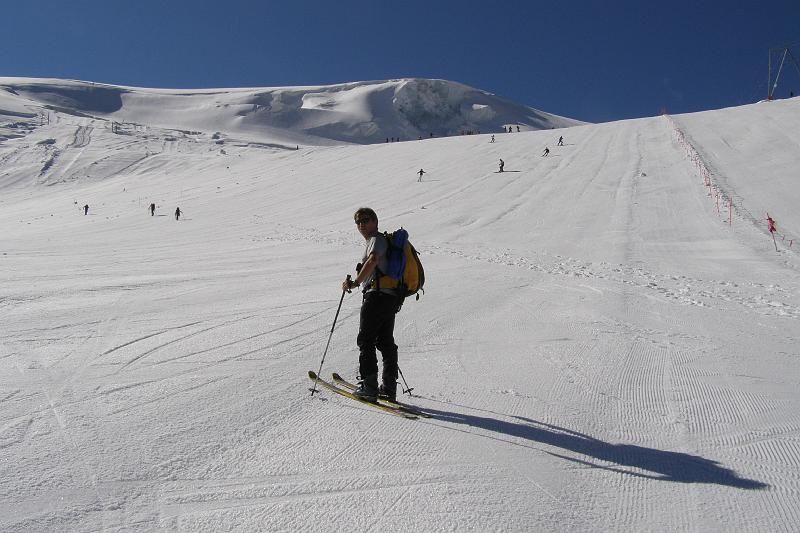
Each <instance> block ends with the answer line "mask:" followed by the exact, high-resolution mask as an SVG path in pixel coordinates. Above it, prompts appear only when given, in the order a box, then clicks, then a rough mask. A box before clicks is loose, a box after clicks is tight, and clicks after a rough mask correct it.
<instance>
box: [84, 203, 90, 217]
mask: <svg viewBox="0 0 800 533" xmlns="http://www.w3.org/2000/svg"><path fill="white" fill-rule="evenodd" d="M83 214H84V215H88V214H89V204H86V205H85V206H83Z"/></svg>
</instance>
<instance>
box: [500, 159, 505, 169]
mask: <svg viewBox="0 0 800 533" xmlns="http://www.w3.org/2000/svg"><path fill="white" fill-rule="evenodd" d="M504 166H506V162H505V161H503V160H502V159H501V160H500V172H502V171H503V167H504Z"/></svg>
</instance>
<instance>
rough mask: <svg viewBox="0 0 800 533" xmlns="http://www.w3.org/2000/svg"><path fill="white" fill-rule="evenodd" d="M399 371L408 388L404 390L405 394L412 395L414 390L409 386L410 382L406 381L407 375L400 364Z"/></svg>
mask: <svg viewBox="0 0 800 533" xmlns="http://www.w3.org/2000/svg"><path fill="white" fill-rule="evenodd" d="M397 371H398V372H400V377H401V378H403V384H404V385H405V386H406V389H405V390H404V391H403V394H408V395H409V396H411V391H412V390H414V389H413V388H411V387H409V386H408V382H407V381H406V377H405V376H404V375H403V371H402V370H400V366H399V365H398V366H397Z"/></svg>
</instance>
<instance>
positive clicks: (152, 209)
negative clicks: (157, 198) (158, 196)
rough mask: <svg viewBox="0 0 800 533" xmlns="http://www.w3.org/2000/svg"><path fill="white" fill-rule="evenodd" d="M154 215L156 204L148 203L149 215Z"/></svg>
mask: <svg viewBox="0 0 800 533" xmlns="http://www.w3.org/2000/svg"><path fill="white" fill-rule="evenodd" d="M155 215H156V204H154V203H152V204H150V216H151V217H153V216H155Z"/></svg>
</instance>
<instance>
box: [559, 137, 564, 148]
mask: <svg viewBox="0 0 800 533" xmlns="http://www.w3.org/2000/svg"><path fill="white" fill-rule="evenodd" d="M558 146H564V136H563V135H562V136H560V137H559V138H558Z"/></svg>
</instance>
